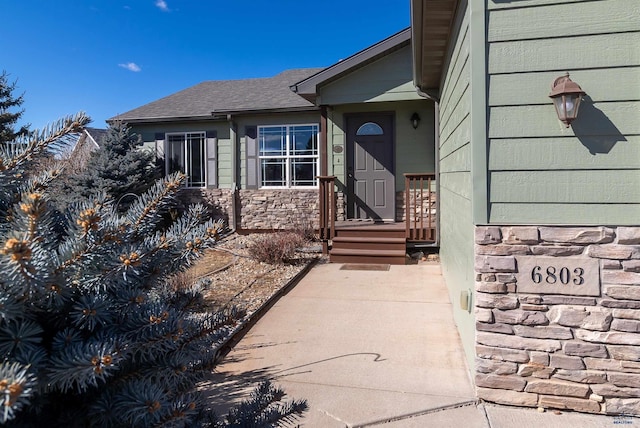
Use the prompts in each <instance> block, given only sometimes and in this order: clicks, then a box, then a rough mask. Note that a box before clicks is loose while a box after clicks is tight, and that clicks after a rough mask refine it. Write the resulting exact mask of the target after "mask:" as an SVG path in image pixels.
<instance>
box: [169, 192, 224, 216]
mask: <svg viewBox="0 0 640 428" xmlns="http://www.w3.org/2000/svg"><path fill="white" fill-rule="evenodd" d="M178 198H179V199H180V200H181V201H182V202H183V203H185V204H196V203H200V204H203V205H205V206H206V207H207V208H208V210H209V212H210V213H211V215H212V216H213V217H214V218H222V219H224V220H225V221H227V222H228V221H229V213H231V209H232V207H231V203H232V201H233V191H232V190H231V189H183V190H182V191H180V194H179V195H178Z"/></svg>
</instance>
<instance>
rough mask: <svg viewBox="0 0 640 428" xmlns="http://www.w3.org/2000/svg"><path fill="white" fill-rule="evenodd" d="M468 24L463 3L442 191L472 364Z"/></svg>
mask: <svg viewBox="0 0 640 428" xmlns="http://www.w3.org/2000/svg"><path fill="white" fill-rule="evenodd" d="M469 25H470V10H469V8H468V7H467V4H466V2H462V4H461V6H460V8H459V10H458V15H457V17H456V21H455V27H454V29H453V35H454V37H455V35H457V38H454V39H453V40H452V42H451V43H452V45H451V47H450V51H449V53H448V58H447V62H446V64H445V78H444V81H443V84H442V90H441V100H440V110H439V111H440V117H439V121H440V142H439V143H440V144H439V145H440V147H439V162H440V163H439V173H440V176H439V187H438V192H439V194H440V260H441V265H442V274H443V276H444V278H445V281H446V283H447V287H448V289H449V295H450V298H451V302H452V304H453V316H454V319H455V321H456V324H457V325H458V330H459V332H460V336H461V338H462V343H463V345H464V348H465V353H466V355H467V360H468V362H469V365H470V367H473V361H474V356H475V351H474V349H473V344H474V333H475V324H474V315H473V312H472V313H469V312H467V311H464V310H462V309H460V293H461V292H464V291H468V292H472V290H473V289H474V278H473V236H474V231H473V216H472V213H473V204H472V200H473V188H472V179H471V178H472V174H471V170H472V165H471V164H472V157H473V153H472V147H471V134H472V121H471V116H470V112H471V103H472V98H471V58H470V42H471V40H470V31H469ZM454 42H455V43H454Z"/></svg>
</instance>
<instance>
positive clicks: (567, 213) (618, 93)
mask: <svg viewBox="0 0 640 428" xmlns="http://www.w3.org/2000/svg"><path fill="white" fill-rule="evenodd" d="M487 1H488V9H489V12H488V14H489V15H488V31H487V35H488V41H489V47H488V55H489V58H488V64H487V69H488V73H489V76H488V86H489V87H488V104H489V130H488V138H489V142H488V144H489V146H488V147H489V151H488V168H489V201H490V217H489V219H490V222H494V223H502V224H505V223H514V224H518V223H522V224H526V223H533V224H545V223H547V224H552V223H557V224H638V221H639V220H638V219H639V218H640V217H639V215H638V213H639V211H640V191H639V190H637V189H640V2H638V1H637V0H601V1H565V2H562V3H561V2H557V1H545V0H523V1H520V2H507V3H505V2H502V1H497V0H487ZM565 71H569V72H570V73H571V78H572V80H574V81H576V82H577V83H578V84H580V86H581V87H582V89H583V90H585V92H586V93H587V97H585V101H584V102H583V104H582V106H581V107H580V116H579V118H578V119H577V120H576V121H575V122H574V123H573V125H572V127H571V128H565V127H564V125H563V124H561V123H560V122H559V121H558V119H557V116H556V113H555V110H554V108H553V106H552V103H551V99H550V98H548V94H549V91H550V87H551V83H552V82H553V80H554V79H555V78H557V77H559V76H561V75H562V74H563V73H564V72H565Z"/></svg>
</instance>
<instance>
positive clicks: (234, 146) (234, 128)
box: [227, 114, 238, 232]
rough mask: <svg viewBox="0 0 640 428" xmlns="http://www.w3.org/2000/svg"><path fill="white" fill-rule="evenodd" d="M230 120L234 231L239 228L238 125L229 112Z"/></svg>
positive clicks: (232, 224)
mask: <svg viewBox="0 0 640 428" xmlns="http://www.w3.org/2000/svg"><path fill="white" fill-rule="evenodd" d="M227 121H228V122H229V139H230V140H231V171H232V172H231V178H232V180H231V213H230V215H229V217H230V224H229V227H230V228H231V231H232V232H236V231H237V230H238V218H237V213H238V183H237V179H238V156H237V153H238V125H237V124H236V123H235V122H234V121H233V117H232V116H231V114H227Z"/></svg>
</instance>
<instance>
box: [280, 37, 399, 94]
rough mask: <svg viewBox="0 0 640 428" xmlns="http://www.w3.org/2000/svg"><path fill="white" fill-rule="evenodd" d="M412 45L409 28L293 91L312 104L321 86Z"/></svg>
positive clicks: (292, 88)
mask: <svg viewBox="0 0 640 428" xmlns="http://www.w3.org/2000/svg"><path fill="white" fill-rule="evenodd" d="M410 43H411V29H410V28H407V29H405V30H402V31H400V32H399V33H396V34H394V35H393V36H391V37H388V38H386V39H385V40H383V41H381V42H379V43H376V44H375V45H373V46H370V47H368V48H366V49H364V50H362V51H360V52H358V53H356V54H354V55H351V56H350V57H349V58H347V59H345V60H342V61H340V62H338V63H336V64H334V65H332V66H331V67H328V68H325V69H324V70H322V71H320V72H318V73H316V74H314V75H313V76H310V77H308V78H306V79H304V80H301V81H299V82H298V83H296V84H295V85H292V86H291V90H293V92H295V93H297V94H298V95H300V96H301V97H304V98H305V99H307V100H309V101H310V102H314V103H315V101H316V97H317V95H318V88H319V86H321V85H324V84H327V83H329V82H332V81H334V80H337V79H339V78H341V77H343V76H345V75H346V74H348V73H351V72H353V71H355V70H357V69H359V68H361V67H364V66H365V65H367V64H370V63H372V62H374V61H376V60H378V59H380V58H382V57H383V56H385V55H388V54H389V53H391V52H393V51H396V50H398V49H401V48H402V47H404V46H407V45H409V44H410Z"/></svg>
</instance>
